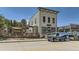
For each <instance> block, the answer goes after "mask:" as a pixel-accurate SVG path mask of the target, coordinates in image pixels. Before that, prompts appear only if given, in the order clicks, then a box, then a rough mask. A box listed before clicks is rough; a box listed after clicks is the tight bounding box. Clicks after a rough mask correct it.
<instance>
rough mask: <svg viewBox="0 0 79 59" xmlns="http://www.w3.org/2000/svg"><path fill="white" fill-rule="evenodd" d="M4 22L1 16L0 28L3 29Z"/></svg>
mask: <svg viewBox="0 0 79 59" xmlns="http://www.w3.org/2000/svg"><path fill="white" fill-rule="evenodd" d="M4 21H5V17H4V16H2V15H0V28H2V27H3V25H4Z"/></svg>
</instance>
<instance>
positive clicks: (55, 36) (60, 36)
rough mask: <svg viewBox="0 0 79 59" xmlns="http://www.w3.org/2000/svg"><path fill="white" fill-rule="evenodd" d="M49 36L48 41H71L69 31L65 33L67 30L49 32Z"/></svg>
mask: <svg viewBox="0 0 79 59" xmlns="http://www.w3.org/2000/svg"><path fill="white" fill-rule="evenodd" d="M47 38H48V41H51V42H59V41H60V42H62V41H69V38H68V36H67V33H65V32H54V33H49V34H48V35H47Z"/></svg>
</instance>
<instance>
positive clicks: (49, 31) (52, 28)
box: [42, 27, 55, 34]
mask: <svg viewBox="0 0 79 59" xmlns="http://www.w3.org/2000/svg"><path fill="white" fill-rule="evenodd" d="M51 32H55V27H42V33H43V34H46V33H51Z"/></svg>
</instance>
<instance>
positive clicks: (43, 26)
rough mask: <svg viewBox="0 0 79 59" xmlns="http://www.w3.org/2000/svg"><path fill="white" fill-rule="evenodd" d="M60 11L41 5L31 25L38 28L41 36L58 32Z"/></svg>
mask: <svg viewBox="0 0 79 59" xmlns="http://www.w3.org/2000/svg"><path fill="white" fill-rule="evenodd" d="M58 13H59V11H55V10H51V9H47V8H42V7H39V8H38V12H37V13H36V14H35V15H33V16H32V18H31V20H30V22H29V25H30V26H36V27H37V28H38V33H39V34H40V37H43V36H45V35H46V34H47V33H50V32H56V31H57V14H58ZM36 31H37V30H36Z"/></svg>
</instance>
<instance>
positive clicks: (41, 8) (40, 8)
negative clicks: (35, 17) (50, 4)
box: [38, 7, 59, 13]
mask: <svg viewBox="0 0 79 59" xmlns="http://www.w3.org/2000/svg"><path fill="white" fill-rule="evenodd" d="M38 9H39V10H46V11H50V12H54V13H59V11H55V10H51V9H47V8H43V7H38Z"/></svg>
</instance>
